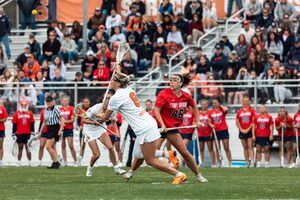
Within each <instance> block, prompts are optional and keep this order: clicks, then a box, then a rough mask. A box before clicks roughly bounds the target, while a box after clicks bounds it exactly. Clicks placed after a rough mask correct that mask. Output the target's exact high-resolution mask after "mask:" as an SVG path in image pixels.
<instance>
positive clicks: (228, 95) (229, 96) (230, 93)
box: [223, 67, 236, 104]
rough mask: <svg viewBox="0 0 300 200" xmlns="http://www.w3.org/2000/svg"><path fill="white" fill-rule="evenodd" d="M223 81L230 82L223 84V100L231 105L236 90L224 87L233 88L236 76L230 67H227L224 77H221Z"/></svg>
mask: <svg viewBox="0 0 300 200" xmlns="http://www.w3.org/2000/svg"><path fill="white" fill-rule="evenodd" d="M223 80H225V81H230V82H224V83H223V85H224V88H225V89H224V91H225V99H226V102H227V104H233V99H234V96H235V91H236V88H232V87H226V86H235V85H236V83H235V80H236V76H235V73H234V69H233V68H232V67H228V68H227V69H226V72H225V75H224V77H223Z"/></svg>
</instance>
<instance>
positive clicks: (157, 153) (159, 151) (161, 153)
mask: <svg viewBox="0 0 300 200" xmlns="http://www.w3.org/2000/svg"><path fill="white" fill-rule="evenodd" d="M163 153H164V152H163V151H161V150H156V151H155V157H163Z"/></svg>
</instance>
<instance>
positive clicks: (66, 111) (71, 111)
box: [59, 106, 75, 129]
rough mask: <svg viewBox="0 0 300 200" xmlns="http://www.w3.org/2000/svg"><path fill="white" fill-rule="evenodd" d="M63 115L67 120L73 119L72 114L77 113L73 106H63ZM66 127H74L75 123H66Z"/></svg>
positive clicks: (61, 109) (61, 110)
mask: <svg viewBox="0 0 300 200" xmlns="http://www.w3.org/2000/svg"><path fill="white" fill-rule="evenodd" d="M59 110H60V112H61V115H62V116H63V117H64V119H65V120H71V118H72V116H74V115H75V113H74V107H73V106H67V107H66V108H64V107H61V108H60V109H59ZM64 128H65V129H73V128H74V123H72V124H67V123H65V127H64Z"/></svg>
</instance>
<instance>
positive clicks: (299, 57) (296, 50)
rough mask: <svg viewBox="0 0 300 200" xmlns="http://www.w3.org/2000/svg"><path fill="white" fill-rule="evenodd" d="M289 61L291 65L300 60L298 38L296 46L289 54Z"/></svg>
mask: <svg viewBox="0 0 300 200" xmlns="http://www.w3.org/2000/svg"><path fill="white" fill-rule="evenodd" d="M288 59H289V63H291V62H292V61H293V60H298V61H299V60H300V38H298V39H297V40H296V42H295V44H294V46H293V47H292V48H291V50H290V52H289V53H288Z"/></svg>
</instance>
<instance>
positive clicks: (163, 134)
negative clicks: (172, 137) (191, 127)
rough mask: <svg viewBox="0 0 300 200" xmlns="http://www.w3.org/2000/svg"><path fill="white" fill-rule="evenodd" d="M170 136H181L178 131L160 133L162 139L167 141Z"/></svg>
mask: <svg viewBox="0 0 300 200" xmlns="http://www.w3.org/2000/svg"><path fill="white" fill-rule="evenodd" d="M168 134H179V131H178V129H175V130H171V131H167V132H162V133H160V135H161V136H160V138H163V139H166V138H167V135H168Z"/></svg>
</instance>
